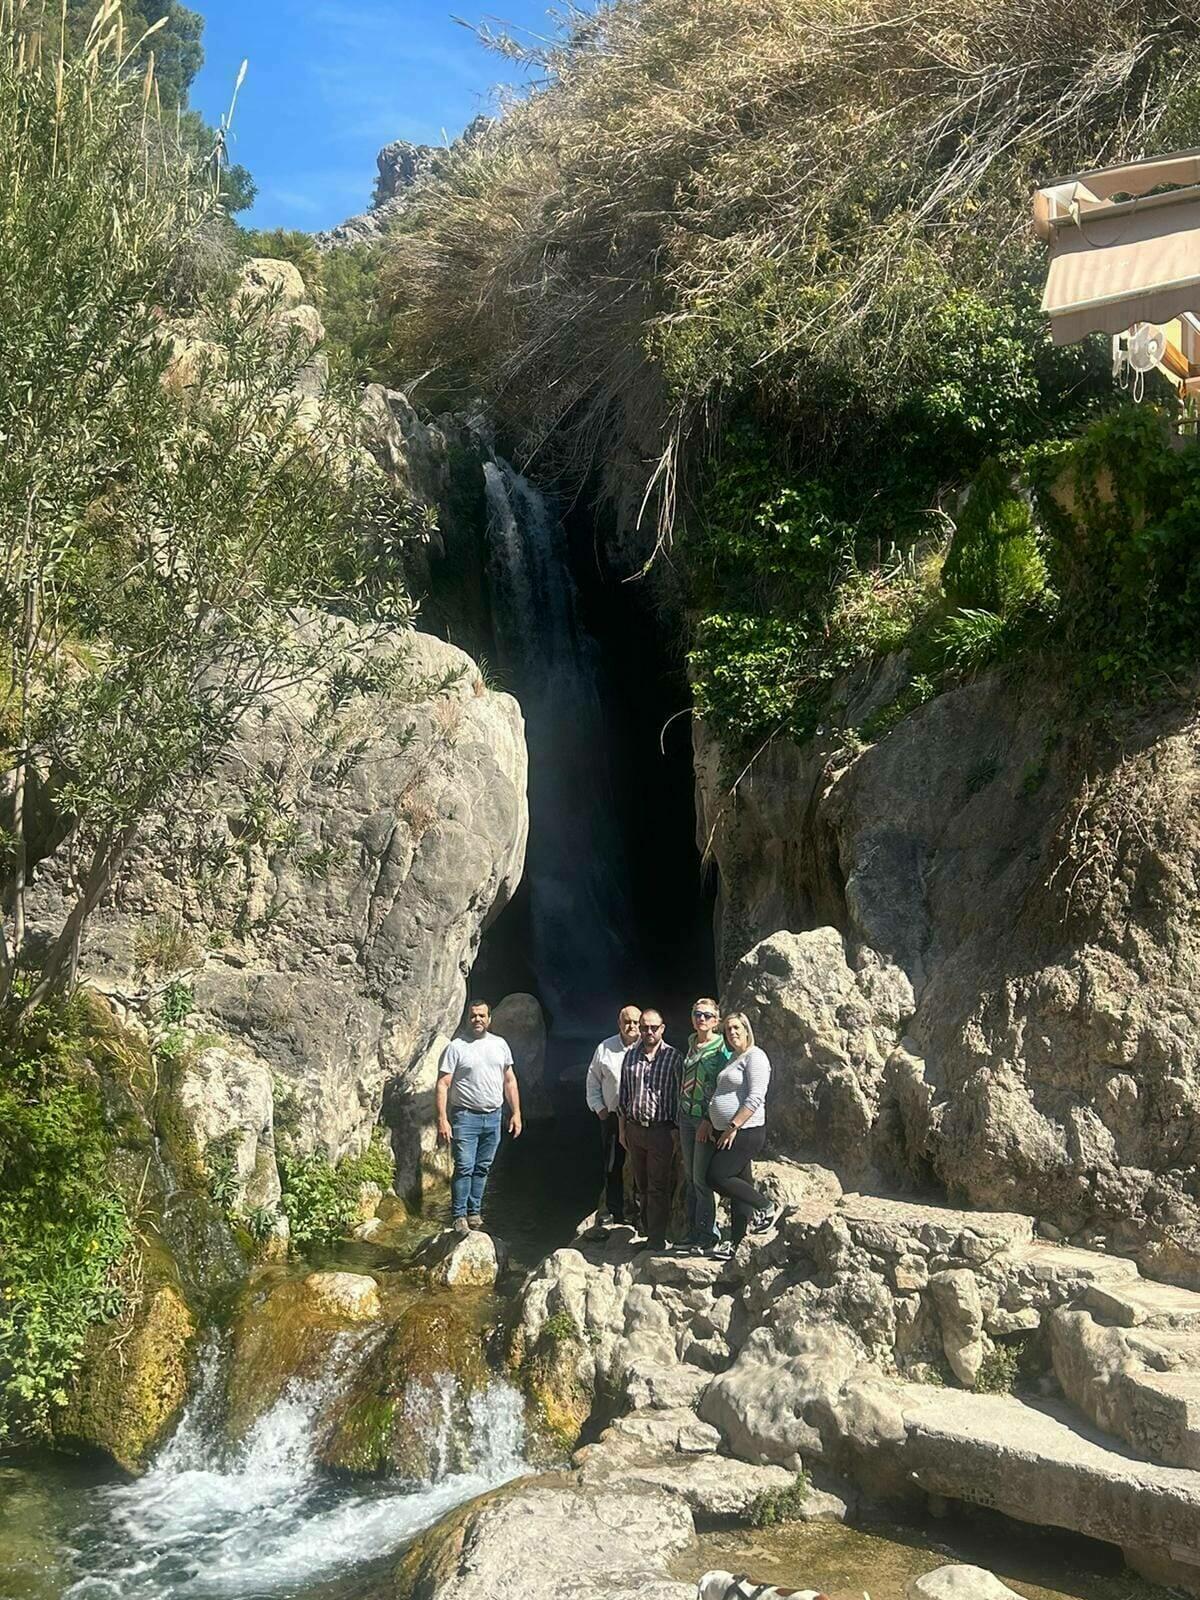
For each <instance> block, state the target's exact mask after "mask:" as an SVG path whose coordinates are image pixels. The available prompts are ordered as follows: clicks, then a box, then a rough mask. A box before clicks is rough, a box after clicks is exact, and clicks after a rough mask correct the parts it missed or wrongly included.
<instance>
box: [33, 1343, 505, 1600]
mask: <svg viewBox="0 0 1200 1600" xmlns="http://www.w3.org/2000/svg"><path fill="white" fill-rule="evenodd" d="M220 1369H221V1362H220V1359H219V1351H218V1349H217V1348H216V1347H215V1346H210V1347H209V1348H208V1349H207V1350H206V1351H205V1354H204V1368H203V1376H202V1379H201V1382H200V1385H199V1388H198V1390H197V1393H196V1395H195V1397H194V1398H193V1400H192V1402H191V1404H189V1406H188V1408H187V1411H186V1413H185V1414H184V1417H183V1419H182V1421H181V1423H180V1425H179V1427H178V1429H177V1430H176V1432H175V1435H174V1437H173V1438H172V1439H171V1441H170V1442H169V1443H168V1444H167V1445H166V1446H165V1447H164V1448H163V1449H162V1450H161V1451H160V1452H159V1454H158V1456H157V1458H156V1460H155V1461H154V1463H153V1464H152V1466H151V1468H150V1470H149V1471H148V1472H147V1473H146V1475H145V1476H144V1477H142V1478H139V1479H138V1480H137V1481H136V1482H133V1483H120V1484H110V1485H107V1486H105V1487H104V1488H102V1489H100V1490H98V1491H97V1492H96V1493H95V1495H94V1496H93V1498H92V1503H91V1506H90V1510H89V1520H88V1521H87V1522H86V1523H85V1524H84V1525H82V1526H80V1527H77V1528H76V1529H75V1530H74V1533H73V1536H72V1538H71V1548H72V1556H73V1565H74V1567H75V1570H76V1571H78V1572H81V1573H82V1572H86V1573H87V1576H86V1577H80V1578H79V1579H78V1581H77V1582H75V1583H74V1584H72V1585H71V1586H70V1587H69V1588H68V1589H67V1590H66V1593H65V1596H64V1600H202V1597H204V1600H207V1597H212V1600H221V1597H230V1600H232V1597H234V1596H236V1597H239V1600H241V1597H245V1596H251V1595H253V1596H260V1595H261V1596H270V1595H272V1594H274V1593H279V1594H280V1595H294V1594H296V1593H297V1592H299V1590H300V1589H301V1588H305V1589H307V1588H308V1587H309V1586H310V1585H315V1584H317V1583H318V1582H319V1581H320V1580H321V1579H322V1578H329V1579H332V1578H333V1577H335V1576H342V1575H344V1574H345V1573H346V1572H347V1570H348V1569H349V1568H352V1567H355V1566H365V1565H367V1564H369V1563H371V1562H373V1561H378V1560H380V1559H381V1558H384V1557H387V1556H389V1555H391V1554H392V1553H393V1552H394V1551H396V1550H398V1549H399V1548H400V1547H401V1546H402V1545H403V1544H405V1543H406V1542H407V1541H408V1540H409V1539H410V1538H412V1537H413V1536H414V1535H415V1534H417V1533H419V1532H420V1531H421V1530H422V1529H423V1528H426V1527H428V1526H429V1525H430V1524H431V1523H433V1522H435V1521H436V1520H437V1519H438V1518H439V1517H440V1516H442V1515H444V1513H445V1512H447V1511H449V1510H451V1509H452V1508H453V1507H454V1506H456V1505H458V1504H460V1503H461V1502H463V1501H465V1500H469V1499H471V1498H472V1497H473V1496H475V1495H477V1494H482V1493H483V1492H484V1491H485V1490H487V1489H490V1488H495V1487H496V1486H498V1485H499V1484H501V1483H505V1482H507V1481H508V1480H509V1479H510V1478H513V1477H516V1476H517V1475H518V1474H519V1473H521V1472H523V1471H524V1470H525V1468H524V1465H523V1462H522V1460H521V1451H522V1447H523V1444H524V1423H523V1407H522V1402H521V1398H520V1396H519V1395H518V1394H517V1392H516V1391H515V1390H514V1389H513V1388H512V1387H511V1386H510V1385H509V1384H507V1383H504V1382H503V1381H501V1380H494V1381H493V1382H492V1383H491V1384H489V1386H488V1387H487V1388H486V1389H485V1390H482V1391H480V1392H479V1393H478V1394H476V1395H475V1396H473V1397H472V1399H471V1402H470V1418H471V1434H472V1438H471V1446H472V1458H473V1459H472V1465H471V1467H470V1469H469V1470H466V1471H459V1472H456V1473H451V1472H449V1471H442V1470H439V1471H437V1472H435V1473H433V1474H432V1475H431V1479H432V1481H430V1482H428V1483H426V1484H423V1485H421V1486H420V1487H418V1488H416V1489H414V1488H413V1486H412V1485H411V1484H409V1485H404V1486H399V1485H396V1484H390V1483H388V1482H387V1481H384V1482H381V1483H371V1484H354V1485H352V1486H348V1485H347V1484H345V1483H344V1482H341V1481H339V1480H335V1479H332V1478H330V1477H328V1476H327V1475H324V1474H323V1473H322V1472H321V1471H320V1468H319V1467H318V1464H317V1462H316V1459H315V1448H314V1447H315V1439H314V1421H315V1418H316V1416H317V1414H318V1412H319V1411H320V1409H321V1406H322V1404H323V1402H324V1401H326V1400H327V1399H328V1397H329V1391H330V1386H331V1384H334V1383H336V1382H337V1381H338V1380H337V1374H336V1371H334V1370H331V1372H330V1374H329V1375H328V1376H326V1377H324V1378H322V1379H318V1380H317V1381H315V1382H312V1383H306V1384H294V1385H292V1386H291V1387H290V1388H289V1389H288V1390H287V1391H286V1392H285V1393H284V1395H283V1396H282V1397H281V1398H280V1399H279V1400H278V1401H277V1402H276V1404H275V1405H274V1406H272V1408H271V1409H270V1411H268V1412H266V1413H265V1414H264V1415H263V1416H262V1417H260V1418H259V1420H258V1421H257V1423H256V1424H255V1425H254V1427H253V1429H252V1430H251V1432H250V1433H249V1435H248V1436H247V1438H246V1439H245V1441H244V1442H243V1443H242V1444H240V1445H238V1446H230V1445H228V1444H227V1443H225V1442H224V1441H223V1440H222V1437H221V1433H220V1429H219V1421H218V1412H219V1392H220ZM450 1381H451V1380H447V1383H449V1382H450ZM448 1392H449V1391H447V1393H448ZM438 1425H439V1426H440V1422H439V1424H438ZM434 1444H435V1450H436V1453H437V1459H439V1460H441V1461H443V1462H447V1461H448V1460H449V1456H450V1451H449V1448H448V1446H447V1445H446V1443H445V1442H444V1441H442V1440H441V1439H440V1438H439V1439H438V1440H435V1441H434Z"/></svg>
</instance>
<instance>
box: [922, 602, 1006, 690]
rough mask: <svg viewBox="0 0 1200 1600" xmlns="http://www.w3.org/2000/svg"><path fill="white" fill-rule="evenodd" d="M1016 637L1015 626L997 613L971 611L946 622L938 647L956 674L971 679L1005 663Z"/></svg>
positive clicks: (936, 644)
mask: <svg viewBox="0 0 1200 1600" xmlns="http://www.w3.org/2000/svg"><path fill="white" fill-rule="evenodd" d="M1013 637H1014V630H1013V628H1012V626H1011V624H1009V623H1008V622H1006V621H1005V619H1004V618H1003V617H1001V616H997V615H996V613H995V612H994V611H975V610H971V609H970V608H968V609H965V610H963V611H956V612H955V613H954V615H953V616H950V617H947V618H946V619H945V621H944V622H943V623H942V625H941V627H940V628H939V629H938V631H937V633H936V634H935V635H934V643H935V646H936V648H937V649H938V650H939V651H940V652H941V656H942V660H943V662H944V663H945V665H946V666H947V667H949V668H950V670H951V671H952V672H956V673H961V674H963V675H964V676H968V675H970V674H972V673H975V672H982V671H983V670H984V668H985V667H991V666H994V665H995V664H996V662H998V661H1001V660H1002V659H1003V658H1004V656H1005V654H1006V653H1007V651H1008V649H1009V647H1010V644H1011V642H1012V640H1013Z"/></svg>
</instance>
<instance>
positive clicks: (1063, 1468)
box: [438, 1164, 1200, 1595]
mask: <svg viewBox="0 0 1200 1600" xmlns="http://www.w3.org/2000/svg"><path fill="white" fill-rule="evenodd" d="M781 1165H782V1166H786V1164H781ZM777 1181H778V1177H777ZM790 1187H791V1190H792V1193H793V1196H794V1199H793V1203H792V1204H791V1205H790V1206H789V1207H788V1208H787V1210H786V1211H785V1213H784V1216H783V1218H782V1220H781V1223H780V1224H779V1226H778V1227H777V1228H776V1230H775V1231H774V1232H773V1233H772V1234H771V1235H769V1236H768V1237H767V1239H766V1240H765V1242H761V1243H760V1242H756V1241H754V1240H748V1241H747V1242H746V1243H745V1244H743V1245H742V1246H741V1247H740V1249H739V1250H738V1251H737V1253H736V1254H735V1255H734V1257H733V1258H732V1259H731V1260H729V1261H720V1260H713V1259H709V1258H706V1257H695V1256H690V1257H689V1256H671V1255H659V1256H655V1255H650V1254H648V1253H645V1252H642V1253H640V1254H639V1253H635V1252H634V1251H633V1250H632V1249H631V1246H630V1239H629V1236H628V1232H627V1230H611V1231H610V1232H609V1233H608V1234H606V1235H605V1236H604V1237H602V1238H586V1237H582V1236H581V1237H579V1238H577V1240H576V1242H575V1244H574V1245H573V1246H572V1247H570V1248H567V1249H562V1250H558V1251H556V1252H555V1253H554V1254H553V1255H552V1256H550V1257H549V1258H548V1259H547V1261H545V1262H544V1263H543V1265H542V1266H541V1268H540V1269H539V1270H538V1271H537V1272H536V1273H534V1274H533V1275H532V1276H531V1278H530V1279H529V1281H528V1282H527V1284H526V1286H525V1290H524V1293H523V1297H522V1302H521V1307H520V1314H519V1318H518V1321H517V1323H516V1326H515V1329H514V1333H513V1338H512V1347H511V1351H512V1361H513V1364H514V1366H515V1367H516V1369H517V1370H518V1371H519V1372H520V1373H521V1374H522V1376H523V1379H524V1382H525V1384H526V1386H527V1388H528V1390H529V1391H530V1392H531V1393H532V1394H533V1395H534V1396H535V1398H537V1399H538V1400H539V1402H540V1403H541V1404H542V1405H543V1408H544V1410H545V1412H546V1415H547V1417H548V1418H549V1420H550V1421H551V1422H552V1424H553V1425H554V1426H555V1427H556V1428H557V1430H558V1431H559V1433H560V1435H561V1434H566V1433H569V1432H570V1430H571V1429H572V1428H574V1429H575V1430H576V1431H580V1430H582V1429H584V1428H585V1427H586V1428H590V1429H593V1430H594V1429H595V1428H596V1427H597V1426H598V1425H599V1424H600V1423H601V1422H603V1421H604V1420H605V1419H606V1418H608V1419H610V1427H609V1429H608V1431H607V1432H606V1433H605V1434H604V1435H603V1436H602V1438H601V1440H600V1443H599V1445H596V1446H591V1447H588V1448H585V1449H584V1450H582V1451H580V1452H579V1453H578V1454H577V1455H576V1457H575V1467H576V1473H577V1477H576V1480H575V1482H574V1484H573V1487H572V1491H571V1492H572V1493H573V1494H587V1493H590V1492H593V1491H598V1490H600V1489H601V1488H603V1486H604V1485H605V1484H606V1483H607V1482H608V1481H609V1480H610V1478H612V1477H613V1476H614V1474H615V1478H616V1480H617V1481H619V1482H620V1484H621V1486H622V1492H626V1493H627V1492H629V1490H630V1489H631V1487H632V1486H633V1485H634V1484H635V1483H636V1484H638V1485H640V1486H641V1488H642V1489H643V1490H645V1492H646V1493H648V1494H652V1495H654V1496H657V1497H659V1498H658V1500H657V1501H656V1504H660V1505H661V1506H662V1507H666V1506H676V1507H678V1506H679V1505H682V1506H683V1507H685V1508H686V1509H687V1510H689V1511H694V1512H696V1513H699V1514H702V1515H704V1516H706V1517H707V1516H718V1517H719V1516H726V1515H740V1514H742V1513H744V1512H745V1510H746V1509H747V1506H748V1504H749V1503H750V1502H752V1500H753V1499H754V1497H755V1496H757V1495H758V1494H762V1493H766V1492H771V1491H775V1492H779V1490H781V1489H782V1488H784V1487H785V1486H786V1485H788V1484H793V1483H794V1482H795V1480H796V1476H797V1474H799V1473H801V1472H803V1473H805V1474H807V1476H808V1477H809V1478H810V1479H813V1478H815V1479H816V1480H817V1481H821V1482H823V1483H825V1484H826V1485H827V1489H828V1487H832V1488H833V1489H834V1490H835V1492H834V1493H833V1494H832V1496H831V1497H830V1498H827V1499H822V1498H819V1497H818V1498H816V1499H814V1500H813V1502H812V1505H813V1508H814V1510H816V1509H819V1511H820V1514H824V1515H844V1514H845V1512H846V1508H847V1506H849V1505H851V1504H852V1503H853V1501H854V1498H855V1493H856V1492H858V1493H861V1494H865V1495H866V1496H868V1497H870V1499H871V1500H873V1501H886V1502H888V1503H890V1504H894V1505H900V1506H903V1505H904V1504H906V1503H907V1504H908V1505H909V1506H910V1507H911V1506H912V1505H913V1504H914V1503H916V1504H918V1505H919V1504H921V1503H922V1502H923V1501H926V1500H930V1499H932V1500H933V1502H934V1503H935V1504H939V1505H940V1504H944V1502H945V1501H961V1502H965V1503H967V1504H971V1505H979V1506H986V1507H990V1508H992V1509H995V1510H997V1511H1000V1512H1002V1513H1004V1514H1005V1515H1007V1516H1010V1517H1013V1518H1016V1519H1019V1520H1022V1521H1030V1522H1036V1523H1040V1524H1045V1525H1049V1526H1053V1527H1059V1528H1064V1529H1070V1530H1073V1531H1075V1532H1079V1533H1082V1534H1086V1535H1088V1536H1090V1537H1092V1538H1096V1539H1101V1540H1106V1541H1110V1542H1111V1541H1114V1540H1115V1541H1117V1542H1119V1543H1120V1545H1121V1547H1122V1549H1123V1551H1124V1554H1125V1557H1126V1560H1127V1561H1128V1563H1129V1564H1130V1565H1131V1566H1132V1567H1134V1568H1135V1569H1136V1570H1138V1571H1139V1572H1141V1573H1143V1574H1144V1575H1145V1576H1147V1577H1151V1578H1154V1579H1157V1580H1158V1581H1161V1582H1169V1583H1173V1584H1178V1585H1181V1586H1182V1587H1184V1588H1186V1589H1187V1590H1189V1591H1190V1592H1192V1593H1196V1594H1200V1449H1198V1444H1200V1433H1198V1431H1197V1421H1198V1412H1197V1409H1196V1395H1197V1377H1198V1375H1200V1295H1197V1294H1195V1293H1192V1292H1190V1291H1187V1290H1183V1289H1177V1288H1170V1287H1168V1286H1164V1285H1161V1284H1158V1283H1154V1282H1152V1281H1150V1280H1147V1279H1145V1278H1143V1277H1142V1276H1141V1275H1140V1273H1139V1271H1138V1268H1137V1266H1136V1264H1135V1263H1134V1262H1132V1261H1129V1260H1125V1259H1123V1258H1120V1257H1113V1256H1109V1255H1104V1254H1101V1253H1099V1252H1096V1251H1088V1250H1080V1249H1075V1248H1071V1247H1068V1246H1063V1245H1058V1244H1054V1243H1050V1242H1047V1241H1045V1240H1041V1239H1038V1238H1035V1237H1034V1233H1033V1225H1032V1223H1031V1221H1030V1219H1029V1218H1028V1217H1024V1216H1021V1215H1019V1214H1016V1213H1009V1212H978V1211H959V1210H954V1209H951V1208H948V1207H942V1206H932V1205H918V1204H913V1203H910V1202H906V1201H900V1200H892V1199H887V1198H880V1197H876V1196H865V1195H858V1194H849V1195H844V1196H841V1197H839V1196H837V1194H836V1192H835V1190H834V1188H833V1187H832V1186H831V1185H830V1183H829V1180H828V1175H827V1174H823V1173H822V1172H821V1169H816V1168H794V1169H793V1170H792V1175H791V1179H790ZM805 1189H807V1191H808V1196H807V1198H805V1197H804V1194H803V1191H804V1190H805ZM647 1413H653V1420H652V1421H651V1420H649V1419H648V1416H647ZM711 1452H717V1453H718V1454H712V1453H711ZM717 1463H719V1465H718V1464H717ZM839 1484H841V1485H843V1487H841V1488H840V1489H839V1488H838V1485H839ZM847 1484H850V1485H853V1486H854V1487H853V1488H852V1489H851V1488H847V1487H844V1486H845V1485H847ZM527 1492H528V1493H533V1492H534V1490H532V1489H530V1490H528V1491H527ZM658 1514H661V1515H663V1516H664V1517H666V1516H668V1515H676V1516H678V1515H679V1514H680V1513H679V1512H678V1511H675V1512H672V1513H668V1512H667V1511H666V1510H665V1509H663V1510H661V1513H656V1515H658ZM438 1592H439V1594H440V1593H441V1592H442V1591H441V1590H440V1589H439V1590H438ZM451 1592H453V1593H454V1594H455V1595H457V1594H458V1590H456V1589H455V1590H452V1591H451ZM465 1592H467V1591H464V1593H465ZM606 1592H613V1593H616V1592H622V1591H621V1590H620V1586H619V1585H618V1586H617V1587H616V1588H614V1589H612V1590H611V1591H606ZM643 1592H647V1591H646V1590H644V1589H643ZM667 1592H670V1591H668V1590H663V1593H667Z"/></svg>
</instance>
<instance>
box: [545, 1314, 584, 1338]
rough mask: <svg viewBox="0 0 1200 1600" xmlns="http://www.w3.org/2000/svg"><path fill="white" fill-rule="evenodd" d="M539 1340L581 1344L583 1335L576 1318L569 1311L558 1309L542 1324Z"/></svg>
mask: <svg viewBox="0 0 1200 1600" xmlns="http://www.w3.org/2000/svg"><path fill="white" fill-rule="evenodd" d="M538 1338H539V1340H542V1339H544V1340H546V1341H547V1342H548V1343H549V1344H580V1343H581V1342H582V1335H581V1334H580V1332H579V1329H578V1327H577V1326H576V1323H575V1318H574V1317H573V1316H572V1315H571V1313H570V1312H569V1311H556V1312H555V1313H554V1315H553V1316H552V1317H547V1318H546V1320H545V1322H543V1324H542V1331H541V1333H540V1334H539V1335H538Z"/></svg>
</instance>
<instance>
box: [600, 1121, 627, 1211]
mask: <svg viewBox="0 0 1200 1600" xmlns="http://www.w3.org/2000/svg"><path fill="white" fill-rule="evenodd" d="M600 1149H601V1151H602V1152H603V1155H604V1209H605V1210H606V1211H607V1212H608V1214H609V1216H610V1217H611V1218H612V1219H613V1221H614V1222H624V1221H625V1147H624V1145H623V1144H622V1143H621V1119H620V1118H619V1117H618V1116H617V1113H616V1112H615V1111H610V1112H609V1113H608V1115H607V1116H606V1117H605V1118H604V1120H603V1121H602V1122H601V1123H600Z"/></svg>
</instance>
